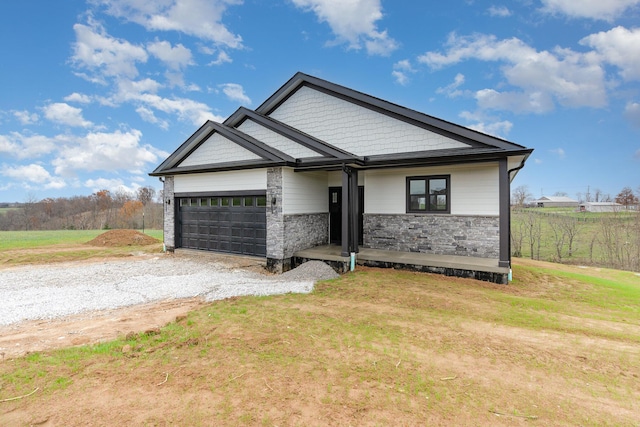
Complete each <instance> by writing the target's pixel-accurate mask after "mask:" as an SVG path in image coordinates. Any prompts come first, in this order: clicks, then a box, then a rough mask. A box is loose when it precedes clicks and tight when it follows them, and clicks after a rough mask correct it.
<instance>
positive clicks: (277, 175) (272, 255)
mask: <svg viewBox="0 0 640 427" xmlns="http://www.w3.org/2000/svg"><path fill="white" fill-rule="evenodd" d="M273 200H275V204H273ZM283 260H284V216H283V214H282V168H268V169H267V269H269V270H270V271H273V272H275V273H282V272H283V271H284V270H286V269H287V267H286V266H284V267H283Z"/></svg>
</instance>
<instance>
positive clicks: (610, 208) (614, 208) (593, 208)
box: [580, 202, 624, 212]
mask: <svg viewBox="0 0 640 427" xmlns="http://www.w3.org/2000/svg"><path fill="white" fill-rule="evenodd" d="M623 209H624V206H623V205H621V204H620V203H616V202H586V203H580V212H620V211H621V210H623Z"/></svg>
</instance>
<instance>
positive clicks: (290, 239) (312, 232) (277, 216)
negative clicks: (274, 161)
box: [267, 168, 329, 273]
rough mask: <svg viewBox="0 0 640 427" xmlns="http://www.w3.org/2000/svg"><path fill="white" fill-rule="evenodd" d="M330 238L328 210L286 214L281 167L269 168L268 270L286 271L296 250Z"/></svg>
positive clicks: (319, 243)
mask: <svg viewBox="0 0 640 427" xmlns="http://www.w3.org/2000/svg"><path fill="white" fill-rule="evenodd" d="M274 199H275V201H276V203H275V205H274V204H273V203H272V201H273V200H274ZM328 241H329V213H316V214H296V215H284V214H283V212H282V168H269V169H267V269H269V270H270V271H273V272H275V273H282V272H284V271H287V270H289V269H291V257H292V256H293V254H294V253H295V252H296V251H299V250H302V249H307V248H310V247H313V246H317V245H322V244H327V242H328Z"/></svg>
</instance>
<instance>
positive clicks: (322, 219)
mask: <svg viewBox="0 0 640 427" xmlns="http://www.w3.org/2000/svg"><path fill="white" fill-rule="evenodd" d="M532 151H533V150H532V149H529V148H525V147H523V146H521V145H517V144H514V143H512V142H508V141H505V140H503V139H500V138H496V137H493V136H489V135H486V134H483V133H479V132H476V131H473V130H471V129H468V128H465V127H462V126H459V125H456V124H453V123H449V122H446V121H444V120H441V119H437V118H435V117H432V116H428V115H426V114H423V113H420V112H417V111H414V110H410V109H408V108H405V107H402V106H399V105H396V104H393V103H390V102H387V101H384V100H381V99H378V98H375V97H373V96H370V95H367V94H364V93H361V92H357V91H355V90H353V89H349V88H346V87H343V86H340V85H337V84H334V83H331V82H328V81H325V80H322V79H319V78H316V77H313V76H309V75H306V74H303V73H297V74H295V75H294V76H293V77H292V78H291V79H290V80H289V81H287V82H286V83H285V84H284V85H283V86H282V87H281V88H280V89H278V90H277V91H276V92H275V93H274V94H273V95H271V96H270V97H269V98H268V99H267V100H266V101H264V103H262V105H260V106H259V107H258V108H256V109H255V110H250V109H247V108H244V107H241V108H239V109H238V110H237V111H236V112H234V113H233V114H232V115H231V116H230V117H229V118H228V119H227V120H225V121H224V122H223V123H216V122H212V121H207V122H206V123H205V124H204V125H202V127H201V128H200V129H198V130H197V131H196V132H195V133H194V134H193V135H192V136H191V137H190V138H188V139H187V140H186V141H185V142H184V143H183V144H182V145H180V146H179V147H178V148H177V150H176V151H175V152H174V153H173V154H171V155H170V156H169V157H168V158H167V159H166V160H165V161H164V162H163V163H162V164H160V165H159V166H158V167H157V168H156V169H155V170H154V171H153V172H152V173H151V174H150V175H152V176H157V177H159V178H160V179H161V180H163V181H164V198H165V210H164V212H165V220H164V221H165V222H164V227H165V230H164V236H165V245H166V247H167V249H168V250H173V249H174V248H191V249H199V250H209V251H217V252H224V253H231V254H242V255H252V256H258V257H264V258H266V264H267V267H268V268H269V269H270V270H272V271H275V272H282V271H286V270H288V269H290V268H292V267H294V266H295V265H297V264H298V263H299V262H302V261H304V260H305V259H313V258H314V257H317V258H318V259H324V260H326V261H330V260H332V261H336V260H337V261H339V262H343V264H344V262H347V263H348V262H349V261H351V263H352V265H353V263H355V262H357V263H359V264H367V265H382V266H393V267H410V268H411V267H412V266H413V267H414V268H417V269H420V270H422V271H435V272H442V273H445V274H453V275H458V276H465V277H476V278H484V279H485V280H490V281H494V282H498V283H506V281H507V276H508V275H509V268H510V247H509V245H510V239H509V195H510V182H511V180H512V179H513V177H514V176H515V174H516V173H517V172H518V170H519V169H521V168H522V167H523V166H524V164H525V161H526V159H527V157H528V156H529V155H530V154H531V152H532ZM314 248H318V249H322V248H324V251H325V255H322V250H320V251H319V252H316V253H315V255H314V254H313V253H312V252H313V249H314ZM310 251H311V252H310ZM418 267H419V268H418Z"/></svg>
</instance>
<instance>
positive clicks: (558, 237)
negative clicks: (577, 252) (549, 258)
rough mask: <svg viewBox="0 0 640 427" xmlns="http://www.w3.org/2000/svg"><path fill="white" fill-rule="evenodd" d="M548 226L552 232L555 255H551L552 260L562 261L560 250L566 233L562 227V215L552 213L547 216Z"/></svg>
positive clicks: (561, 250)
mask: <svg viewBox="0 0 640 427" xmlns="http://www.w3.org/2000/svg"><path fill="white" fill-rule="evenodd" d="M549 228H551V231H552V233H553V245H554V249H555V255H554V256H553V260H554V261H555V262H562V252H563V249H564V242H565V239H566V234H565V232H564V230H563V228H562V217H561V216H559V215H554V216H552V217H550V218H549Z"/></svg>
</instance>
